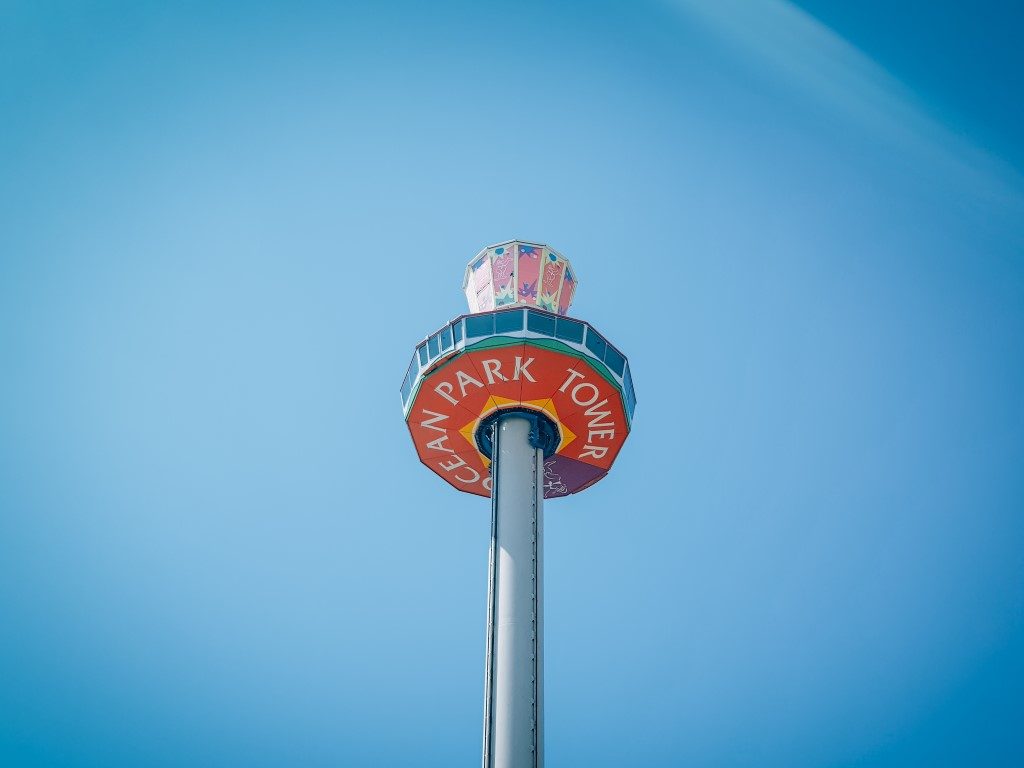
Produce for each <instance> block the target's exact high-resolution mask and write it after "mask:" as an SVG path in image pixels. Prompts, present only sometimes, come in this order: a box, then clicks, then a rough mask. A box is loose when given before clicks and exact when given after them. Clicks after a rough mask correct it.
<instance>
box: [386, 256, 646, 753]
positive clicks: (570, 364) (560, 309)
mask: <svg viewBox="0 0 1024 768" xmlns="http://www.w3.org/2000/svg"><path fill="white" fill-rule="evenodd" d="M578 284H579V281H578V279H577V276H576V270H575V268H574V267H573V266H572V265H571V264H570V263H569V260H568V259H566V258H565V257H564V256H562V255H561V254H559V253H557V252H556V251H554V250H552V249H551V248H549V247H548V246H546V245H540V244H537V243H526V242H520V241H510V242H506V243H500V244H498V245H493V246H490V247H489V248H485V249H484V250H482V251H481V252H480V253H478V254H477V255H476V256H475V257H474V258H473V260H472V261H470V263H469V265H468V266H467V267H466V272H465V277H464V279H463V289H464V291H465V294H466V299H467V300H468V302H469V309H470V313H469V314H467V315H462V316H460V317H458V318H456V319H455V320H453V321H452V322H450V323H448V324H446V325H445V326H443V327H442V328H441V329H439V330H438V331H436V332H435V333H433V334H431V335H430V336H428V337H427V338H426V339H425V340H424V341H423V342H421V343H420V344H419V345H418V346H417V347H416V351H415V353H414V354H413V358H412V362H411V363H410V365H409V369H408V371H407V372H406V376H405V380H404V381H403V382H402V389H401V392H402V407H403V411H404V414H405V421H406V424H407V426H408V428H409V433H410V434H411V435H412V440H413V444H414V445H415V446H416V452H417V454H418V455H419V458H420V461H421V462H422V463H423V464H425V465H426V466H427V468H428V469H430V470H431V471H432V472H434V473H435V474H437V475H438V476H440V477H441V478H442V479H443V480H444V481H445V482H447V483H448V484H449V485H451V486H453V487H455V488H457V489H458V490H460V491H464V492H466V493H473V494H477V495H478V496H487V497H489V498H490V499H491V554H490V562H489V567H490V574H489V581H488V607H487V657H486V667H485V675H484V734H483V741H484V749H483V765H484V768H527V767H529V768H540V766H542V765H543V685H542V683H543V654H542V651H543V610H542V608H543V591H542V575H543V569H542V551H543V549H542V541H543V540H542V533H543V525H542V523H543V515H542V509H543V501H544V499H546V498H548V499H550V498H553V497H558V496H565V495H567V494H570V493H576V492H578V491H582V490H583V489H585V488H589V487H590V486H591V485H593V484H594V483H596V482H597V481H598V480H600V479H601V478H602V477H604V476H605V475H606V474H608V471H609V469H611V466H612V463H613V462H614V461H615V458H616V456H617V455H618V453H619V450H620V449H621V448H622V445H623V443H624V442H625V440H626V437H627V435H628V434H629V430H630V423H631V421H632V418H633V410H634V408H635V405H636V398H635V395H634V393H633V380H632V376H631V374H630V370H629V363H628V361H627V360H626V357H625V355H623V354H622V353H621V352H620V351H619V350H618V349H616V348H615V347H614V346H613V345H612V344H611V343H609V342H608V340H607V339H606V338H605V337H604V336H602V335H601V334H600V333H599V332H598V331H597V330H596V329H595V328H594V327H592V326H591V325H589V324H588V323H585V322H583V321H581V320H575V319H573V318H571V317H568V316H567V314H566V313H567V312H568V310H569V307H570V305H571V304H572V301H573V298H574V297H575V294H576V289H577V286H578Z"/></svg>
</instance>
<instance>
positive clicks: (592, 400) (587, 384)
mask: <svg viewBox="0 0 1024 768" xmlns="http://www.w3.org/2000/svg"><path fill="white" fill-rule="evenodd" d="M584 387H590V388H591V389H592V390H593V391H594V396H593V397H592V398H590V399H589V400H587V402H585V403H584V402H583V401H581V400H580V399H579V398H578V397H577V396H576V393H577V392H579V391H580V390H581V389H583V388H584ZM599 394H600V393H599V392H598V391H597V387H595V386H594V385H593V384H591V383H590V382H589V381H584V382H583V383H582V384H577V385H576V386H575V387H573V388H572V399H573V402H574V403H576V405H582V406H588V405H593V404H594V403H596V402H597V396H598V395H599Z"/></svg>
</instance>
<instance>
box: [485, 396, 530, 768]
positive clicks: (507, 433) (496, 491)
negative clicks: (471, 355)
mask: <svg viewBox="0 0 1024 768" xmlns="http://www.w3.org/2000/svg"><path fill="white" fill-rule="evenodd" d="M531 429H532V430H533V431H531ZM537 429H538V428H537V422H536V419H533V420H532V421H531V419H530V418H529V417H528V416H524V415H523V414H521V413H509V414H508V415H505V416H502V417H500V418H499V419H497V421H496V422H495V423H494V426H493V430H494V431H493V433H492V434H493V438H492V440H493V448H492V452H491V456H492V465H491V477H492V479H493V490H492V492H491V554H490V578H489V580H488V589H487V665H486V671H485V681H484V750H483V768H543V765H544V739H543V730H542V725H543V694H544V691H543V657H542V655H541V650H542V646H543V611H542V598H543V591H542V582H541V576H542V569H541V560H542V554H543V540H542V537H541V534H542V528H543V525H542V523H543V517H542V508H543V502H544V454H543V451H542V450H541V448H539V447H536V446H537V445H539V442H538V440H539V438H538V435H537Z"/></svg>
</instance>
